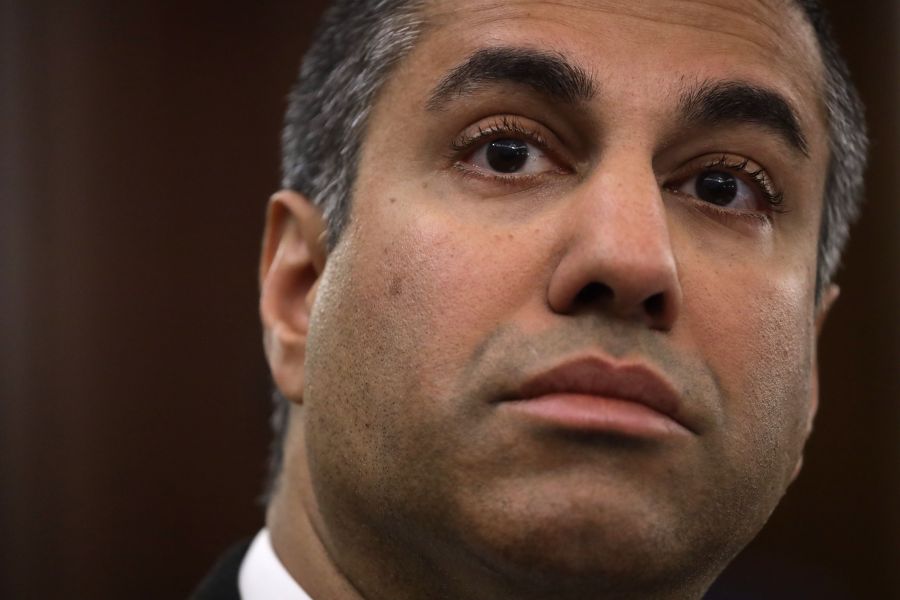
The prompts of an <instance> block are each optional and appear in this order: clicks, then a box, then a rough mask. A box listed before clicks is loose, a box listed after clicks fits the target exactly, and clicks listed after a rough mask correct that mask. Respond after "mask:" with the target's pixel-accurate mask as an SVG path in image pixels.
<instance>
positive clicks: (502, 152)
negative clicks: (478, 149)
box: [487, 139, 528, 173]
mask: <svg viewBox="0 0 900 600" xmlns="http://www.w3.org/2000/svg"><path fill="white" fill-rule="evenodd" d="M526 160H528V144H526V143H525V142H523V141H521V140H509V139H503V140H494V141H493V142H491V143H490V144H489V145H488V147H487V163H488V164H489V165H490V166H491V168H492V169H494V170H495V171H499V172H501V173H515V172H516V171H518V170H519V169H521V168H522V167H523V166H524V165H525V161H526Z"/></svg>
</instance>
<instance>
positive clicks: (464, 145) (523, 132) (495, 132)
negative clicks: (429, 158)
mask: <svg viewBox="0 0 900 600" xmlns="http://www.w3.org/2000/svg"><path fill="white" fill-rule="evenodd" d="M501 135H516V136H520V137H522V138H525V139H527V140H528V141H529V142H531V143H533V144H535V145H537V146H539V147H540V148H541V150H543V151H546V148H547V141H546V140H545V139H544V138H543V137H542V136H541V135H540V134H538V133H537V132H536V131H533V130H531V129H528V128H526V127H523V126H522V125H521V124H520V123H517V122H516V121H515V120H514V119H512V118H511V117H500V119H499V120H497V121H494V122H492V123H490V124H489V125H488V126H487V127H482V126H481V125H478V132H477V133H475V134H473V135H467V134H465V133H463V134H462V135H460V136H459V137H457V138H456V139H454V140H453V142H452V144H451V145H450V147H451V148H452V149H453V158H459V157H460V156H462V155H465V154H466V153H467V152H469V151H470V150H472V149H473V148H475V146H477V145H478V143H479V142H487V141H489V139H490V138H496V137H498V136H501Z"/></svg>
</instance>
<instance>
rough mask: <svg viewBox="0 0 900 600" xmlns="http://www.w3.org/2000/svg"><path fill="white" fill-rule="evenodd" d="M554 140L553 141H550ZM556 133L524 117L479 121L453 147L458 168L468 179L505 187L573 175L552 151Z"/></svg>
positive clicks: (556, 143) (456, 140)
mask: <svg viewBox="0 0 900 600" xmlns="http://www.w3.org/2000/svg"><path fill="white" fill-rule="evenodd" d="M548 140H552V141H548ZM558 144H559V142H558V141H557V140H556V137H555V136H554V135H553V133H552V132H551V131H549V130H547V129H546V128H545V127H543V126H541V125H540V124H539V123H537V122H535V121H532V120H530V119H526V118H525V117H520V116H514V115H505V116H500V117H492V118H490V119H486V120H483V121H480V122H479V123H477V124H475V125H472V126H470V127H468V128H467V129H466V130H465V131H463V132H462V133H461V134H460V136H459V137H458V138H456V139H455V140H454V141H453V144H452V156H453V159H454V164H455V166H456V167H457V168H458V169H459V170H461V171H462V172H463V173H465V174H466V175H471V176H474V177H480V178H482V179H487V180H489V181H496V182H501V183H506V184H515V183H522V184H524V183H525V182H526V181H530V180H534V179H535V178H539V177H541V176H542V175H552V174H565V173H570V172H571V171H570V170H569V169H567V168H565V166H564V163H563V162H561V161H560V160H558V157H557V156H554V154H553V153H552V151H551V150H549V148H550V147H551V146H558Z"/></svg>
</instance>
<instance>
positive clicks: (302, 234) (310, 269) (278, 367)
mask: <svg viewBox="0 0 900 600" xmlns="http://www.w3.org/2000/svg"><path fill="white" fill-rule="evenodd" d="M324 239H325V223H324V221H323V219H322V214H321V211H319V209H318V208H316V207H315V206H314V205H313V204H312V203H311V202H310V201H309V200H308V199H307V198H306V197H304V196H302V195H300V194H298V193H297V192H294V191H291V190H282V191H280V192H278V193H276V194H275V195H273V196H272V198H271V199H270V200H269V207H268V210H267V212H266V229H265V233H264V234H263V244H262V255H261V257H260V261H259V289H260V293H259V313H260V317H261V319H262V324H263V344H264V346H265V351H266V358H267V359H268V361H269V368H270V369H271V370H272V377H273V378H274V379H275V385H277V386H278V389H279V390H280V391H281V393H282V394H283V395H284V396H285V397H286V398H288V399H289V400H291V401H292V402H296V403H298V404H299V403H300V402H301V401H302V398H303V368H304V367H303V363H304V359H305V358H306V336H307V333H308V332H309V318H310V314H311V312H312V306H313V303H314V302H315V298H316V290H317V289H318V282H319V277H320V276H321V274H322V270H323V269H324V268H325V259H326V256H327V250H326V247H325V241H324Z"/></svg>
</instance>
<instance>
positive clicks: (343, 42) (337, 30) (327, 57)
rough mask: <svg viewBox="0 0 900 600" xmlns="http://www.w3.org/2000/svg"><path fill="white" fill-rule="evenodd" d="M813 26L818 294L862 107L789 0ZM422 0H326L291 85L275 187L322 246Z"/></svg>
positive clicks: (826, 29)
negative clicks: (819, 106)
mask: <svg viewBox="0 0 900 600" xmlns="http://www.w3.org/2000/svg"><path fill="white" fill-rule="evenodd" d="M794 1H795V2H796V4H797V5H798V6H799V7H800V8H801V9H802V10H803V11H804V13H805V15H806V17H807V19H808V21H809V22H810V24H811V25H812V28H813V30H814V31H815V35H816V39H817V40H818V45H819V50H820V53H821V58H822V64H823V67H824V70H823V72H824V98H823V101H824V102H823V103H824V107H825V111H826V116H827V119H828V129H829V142H830V153H831V156H830V159H829V160H830V163H829V168H828V175H827V179H826V184H825V186H826V187H825V197H824V207H823V211H822V223H821V229H820V233H819V242H818V251H817V263H816V265H817V266H816V300H817V301H818V299H819V298H820V297H821V293H822V291H823V290H824V289H825V287H826V286H827V285H828V284H829V283H830V282H831V280H832V278H833V277H834V274H835V271H836V270H837V267H838V265H839V263H840V257H841V252H842V251H843V248H844V245H845V244H846V241H847V236H848V233H849V228H850V225H851V223H852V222H853V221H854V220H855V219H856V217H857V215H858V214H859V206H860V203H861V200H862V196H863V173H864V171H865V165H866V152H867V147H868V139H867V135H866V127H865V119H864V115H863V105H862V102H861V101H860V98H859V94H858V92H857V90H856V87H855V86H854V85H853V81H852V79H851V78H850V72H849V69H848V68H847V65H846V63H845V62H844V60H843V58H842V57H841V55H840V53H839V51H838V47H837V43H836V42H835V40H834V37H833V35H832V32H831V27H830V24H829V21H828V18H827V16H826V14H825V11H824V10H823V8H822V6H821V5H820V4H819V2H818V0H794ZM424 2H425V0H334V2H333V3H332V4H331V6H330V8H329V9H328V10H327V11H326V13H325V15H324V16H323V18H322V21H321V22H320V24H319V27H318V30H317V32H316V34H315V36H314V37H313V42H312V45H311V46H310V48H309V51H308V52H307V53H306V55H305V57H304V60H303V64H302V66H301V68H300V76H299V78H298V80H297V83H296V84H295V86H294V87H293V89H292V91H291V93H290V96H289V102H288V109H287V113H286V116H285V124H284V131H283V135H282V172H283V181H282V185H283V187H285V188H290V189H293V190H295V191H297V192H300V193H302V194H304V195H305V196H306V197H308V198H309V199H310V200H311V201H312V202H313V203H314V204H316V205H317V206H319V207H320V208H321V210H322V212H323V216H324V218H325V222H326V224H327V229H328V245H329V249H331V248H334V246H335V245H337V243H338V240H339V239H340V236H341V233H342V231H343V229H344V227H345V226H346V224H347V221H348V219H349V213H350V205H351V201H352V197H353V187H354V184H355V181H356V171H357V167H358V162H359V155H360V149H361V147H362V144H363V140H364V137H365V130H366V123H367V119H368V116H369V112H370V110H371V108H372V106H373V105H374V104H375V100H376V97H377V95H378V92H379V90H380V89H381V87H382V85H383V84H384V82H385V80H386V79H387V77H388V75H389V74H390V72H391V70H392V68H393V66H394V65H396V64H397V63H398V62H399V61H400V60H401V59H402V58H403V57H404V56H406V54H407V53H408V52H409V51H410V50H411V49H412V47H413V46H414V44H415V42H416V40H417V38H418V36H419V33H420V32H421V29H422V26H423V21H422V19H423V16H422V8H423V4H424ZM288 407H289V403H288V402H287V400H286V399H284V398H283V397H282V396H281V394H280V393H279V392H278V391H277V390H276V392H275V412H274V414H273V417H272V426H273V429H274V431H275V438H274V440H273V444H272V453H271V459H270V483H269V487H268V490H269V491H268V495H271V493H272V491H273V489H274V485H275V482H276V480H277V477H278V473H279V472H280V470H281V463H282V452H283V442H284V436H285V429H286V427H287V414H288Z"/></svg>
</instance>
